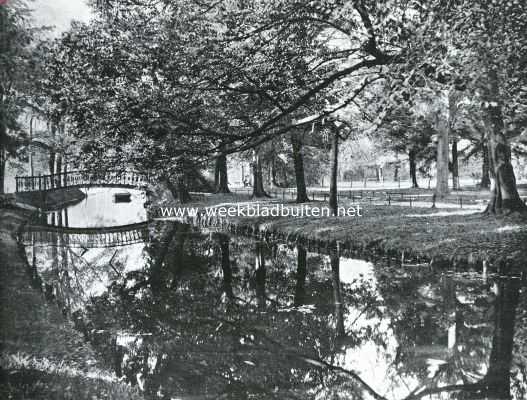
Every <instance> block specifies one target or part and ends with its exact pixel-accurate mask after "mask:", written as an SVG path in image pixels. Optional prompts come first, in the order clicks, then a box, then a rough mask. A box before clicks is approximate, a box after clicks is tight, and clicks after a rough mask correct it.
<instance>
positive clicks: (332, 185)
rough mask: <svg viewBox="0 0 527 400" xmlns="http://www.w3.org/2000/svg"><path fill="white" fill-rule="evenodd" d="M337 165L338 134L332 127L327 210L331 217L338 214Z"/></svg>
mask: <svg viewBox="0 0 527 400" xmlns="http://www.w3.org/2000/svg"><path fill="white" fill-rule="evenodd" d="M338 163H339V133H338V129H337V128H336V127H334V130H333V136H332V138H331V181H330V182H329V208H330V209H331V212H332V213H333V215H337V214H338V187H337V186H338Z"/></svg>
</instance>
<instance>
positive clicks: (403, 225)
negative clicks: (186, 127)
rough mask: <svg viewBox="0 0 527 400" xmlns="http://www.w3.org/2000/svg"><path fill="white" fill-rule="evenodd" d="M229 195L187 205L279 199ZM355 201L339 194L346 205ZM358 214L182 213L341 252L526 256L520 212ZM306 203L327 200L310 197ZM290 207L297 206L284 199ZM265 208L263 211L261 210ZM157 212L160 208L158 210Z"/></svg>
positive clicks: (448, 258) (366, 210) (526, 234)
mask: <svg viewBox="0 0 527 400" xmlns="http://www.w3.org/2000/svg"><path fill="white" fill-rule="evenodd" d="M236 200H237V201H236V202H234V201H233V197H232V196H229V195H220V196H211V197H207V198H202V199H200V200H199V201H196V202H194V203H193V204H192V205H190V206H195V207H198V208H200V209H202V211H203V209H204V208H205V207H213V206H215V207H218V206H221V205H223V206H229V205H237V204H240V205H241V207H245V206H247V204H249V203H250V204H252V206H255V205H256V204H259V206H260V210H262V209H263V208H266V207H274V206H275V204H282V203H280V202H278V201H277V200H259V201H257V202H253V201H249V199H248V198H246V199H245V201H244V200H243V199H240V198H239V197H238V198H237V199H236ZM356 204H357V202H351V201H350V200H342V201H341V202H340V205H341V206H343V207H349V206H353V205H356ZM359 204H361V207H362V209H363V212H362V216H360V217H359V216H355V217H307V216H304V217H272V216H259V217H243V216H235V217H232V216H231V217H218V216H216V217H207V216H205V215H201V216H198V217H194V218H191V217H187V218H184V219H185V221H186V222H189V223H192V224H195V225H201V226H209V227H210V226H220V227H222V228H223V229H228V230H230V231H233V232H238V233H242V234H249V235H253V236H258V237H264V238H274V239H280V240H287V241H293V242H300V243H302V244H304V245H305V246H307V247H308V248H310V249H313V250H318V251H325V250H327V249H328V248H330V247H331V246H334V245H335V244H336V243H338V244H339V246H340V248H341V251H342V253H343V254H347V255H350V256H356V257H362V258H364V257H366V258H370V257H376V256H379V255H381V256H383V255H387V256H390V257H392V258H396V259H398V260H401V259H402V260H404V262H419V263H432V264H436V265H443V266H445V267H455V266H463V267H466V266H474V267H481V266H482V264H483V262H486V263H489V264H491V265H495V266H496V265H497V264H499V263H501V262H502V261H508V262H512V263H513V264H515V265H521V263H522V262H523V260H524V259H525V257H526V256H527V246H526V243H527V220H526V219H525V218H520V217H518V216H512V217H504V218H494V217H489V216H485V215H483V214H481V212H480V211H479V210H478V209H477V208H473V209H466V208H464V209H460V208H457V207H455V208H452V207H450V204H446V203H445V204H442V205H441V204H438V207H437V208H434V209H432V208H430V206H429V205H422V206H414V207H408V206H404V205H400V204H399V205H394V204H392V205H391V206H388V205H381V204H375V203H370V202H368V201H364V202H362V203H359ZM307 205H308V206H310V207H313V206H317V207H323V206H325V205H326V203H323V202H311V203H308V204H307ZM284 206H285V207H286V208H288V209H293V208H296V207H298V205H296V204H294V203H284ZM262 214H263V213H262ZM158 215H159V214H158Z"/></svg>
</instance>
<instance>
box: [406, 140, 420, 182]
mask: <svg viewBox="0 0 527 400" xmlns="http://www.w3.org/2000/svg"><path fill="white" fill-rule="evenodd" d="M415 153H416V151H415V150H414V149H411V150H410V151H409V152H408V160H409V161H410V179H411V180H412V187H413V188H418V187H419V184H418V182H417V163H416V161H415V158H416V154H415Z"/></svg>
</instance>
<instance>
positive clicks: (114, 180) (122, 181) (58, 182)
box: [15, 171, 149, 193]
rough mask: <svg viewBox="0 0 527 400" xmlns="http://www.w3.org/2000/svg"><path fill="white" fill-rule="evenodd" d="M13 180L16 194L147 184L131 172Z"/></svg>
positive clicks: (41, 176) (142, 175)
mask: <svg viewBox="0 0 527 400" xmlns="http://www.w3.org/2000/svg"><path fill="white" fill-rule="evenodd" d="M15 179H16V192H17V193H21V192H36V191H47V190H53V189H57V188H67V187H79V186H112V185H113V186H127V187H136V186H141V185H143V184H147V183H148V182H149V177H148V176H147V175H145V174H140V173H138V172H132V171H101V172H93V171H69V172H61V173H59V174H52V175H38V176H17V177H16V178H15Z"/></svg>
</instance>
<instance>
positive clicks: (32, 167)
mask: <svg viewBox="0 0 527 400" xmlns="http://www.w3.org/2000/svg"><path fill="white" fill-rule="evenodd" d="M34 119H35V117H34V116H33V115H32V116H31V119H30V120H29V176H33V175H35V163H34V160H33V121H34Z"/></svg>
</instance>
